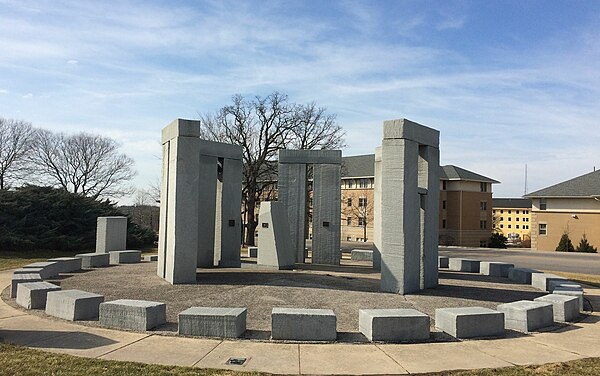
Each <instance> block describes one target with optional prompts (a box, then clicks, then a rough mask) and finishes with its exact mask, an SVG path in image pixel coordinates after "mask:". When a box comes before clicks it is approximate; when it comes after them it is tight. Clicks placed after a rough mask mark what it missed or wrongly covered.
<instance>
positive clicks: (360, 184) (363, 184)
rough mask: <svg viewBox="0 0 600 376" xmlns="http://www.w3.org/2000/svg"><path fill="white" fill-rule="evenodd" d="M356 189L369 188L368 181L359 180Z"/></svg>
mask: <svg viewBox="0 0 600 376" xmlns="http://www.w3.org/2000/svg"><path fill="white" fill-rule="evenodd" d="M358 187H359V188H369V179H359V180H358Z"/></svg>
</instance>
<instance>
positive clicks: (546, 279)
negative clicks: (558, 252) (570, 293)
mask: <svg viewBox="0 0 600 376" xmlns="http://www.w3.org/2000/svg"><path fill="white" fill-rule="evenodd" d="M553 281H555V282H556V281H558V282H563V283H564V282H568V281H569V280H568V279H566V278H564V277H560V276H558V275H556V274H550V273H535V274H532V275H531V286H533V287H535V288H536V289H540V290H542V291H550V282H553Z"/></svg>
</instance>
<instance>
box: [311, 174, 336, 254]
mask: <svg viewBox="0 0 600 376" xmlns="http://www.w3.org/2000/svg"><path fill="white" fill-rule="evenodd" d="M340 182H341V166H340V165H339V164H315V165H313V224H312V228H313V231H312V233H313V242H312V262H313V264H327V265H339V264H340V259H341V257H342V254H341V251H340V231H341V227H340V226H341V223H340V222H341V215H340V207H341V185H340Z"/></svg>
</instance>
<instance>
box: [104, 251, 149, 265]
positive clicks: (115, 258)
mask: <svg viewBox="0 0 600 376" xmlns="http://www.w3.org/2000/svg"><path fill="white" fill-rule="evenodd" d="M108 254H109V255H110V259H109V261H110V264H111V265H119V264H137V263H138V262H140V261H141V260H142V252H141V251H110V252H108Z"/></svg>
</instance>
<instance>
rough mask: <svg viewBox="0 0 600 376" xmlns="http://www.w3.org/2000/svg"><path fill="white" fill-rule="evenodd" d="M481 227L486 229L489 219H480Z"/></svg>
mask: <svg viewBox="0 0 600 376" xmlns="http://www.w3.org/2000/svg"><path fill="white" fill-rule="evenodd" d="M479 228H480V229H482V230H485V229H486V228H487V221H479Z"/></svg>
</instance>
